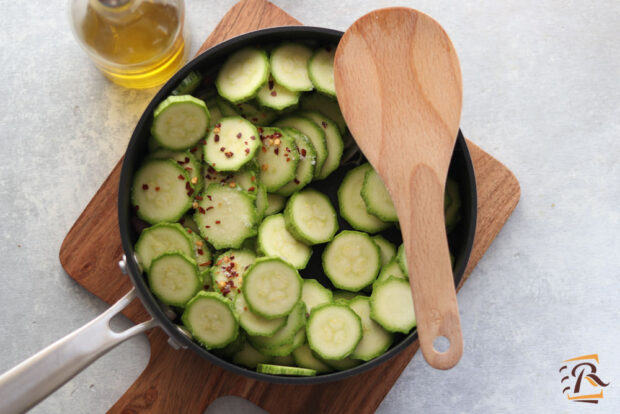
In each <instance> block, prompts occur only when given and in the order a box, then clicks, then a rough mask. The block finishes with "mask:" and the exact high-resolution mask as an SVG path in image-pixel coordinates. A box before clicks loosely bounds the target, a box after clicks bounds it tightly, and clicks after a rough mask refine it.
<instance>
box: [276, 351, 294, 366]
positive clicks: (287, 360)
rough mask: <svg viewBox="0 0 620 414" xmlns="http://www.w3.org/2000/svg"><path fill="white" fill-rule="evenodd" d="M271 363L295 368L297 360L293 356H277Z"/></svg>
mask: <svg viewBox="0 0 620 414" xmlns="http://www.w3.org/2000/svg"><path fill="white" fill-rule="evenodd" d="M271 363H272V364H274V365H284V366H287V367H292V366H295V358H293V355H292V354H291V355H286V356H276V357H273V359H272V360H271Z"/></svg>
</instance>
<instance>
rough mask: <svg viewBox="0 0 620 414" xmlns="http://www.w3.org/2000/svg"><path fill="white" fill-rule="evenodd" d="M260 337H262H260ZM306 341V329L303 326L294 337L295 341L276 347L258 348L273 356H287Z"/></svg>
mask: <svg viewBox="0 0 620 414" xmlns="http://www.w3.org/2000/svg"><path fill="white" fill-rule="evenodd" d="M259 338H260V337H259ZM305 342H306V330H305V329H304V328H301V329H300V330H298V331H297V333H296V334H295V336H294V337H293V341H292V342H291V343H290V344H284V345H280V346H277V347H275V348H257V349H259V350H260V352H263V353H264V354H265V355H270V356H273V357H277V356H287V355H291V353H292V352H293V351H294V350H296V349H297V348H299V347H300V346H302V345H303V344H304V343H305Z"/></svg>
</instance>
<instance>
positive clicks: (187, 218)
mask: <svg viewBox="0 0 620 414" xmlns="http://www.w3.org/2000/svg"><path fill="white" fill-rule="evenodd" d="M179 224H180V225H181V226H183V227H185V229H189V230H191V232H188V233H190V234H191V233H199V234H200V231H199V230H198V225H197V224H196V222H195V221H194V218H193V215H192V213H187V214H186V215H184V216H183V217H181V219H180V220H179Z"/></svg>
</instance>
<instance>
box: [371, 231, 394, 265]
mask: <svg viewBox="0 0 620 414" xmlns="http://www.w3.org/2000/svg"><path fill="white" fill-rule="evenodd" d="M372 241H374V242H375V244H376V245H377V246H379V250H380V251H381V266H385V265H386V264H387V263H388V262H389V261H390V260H392V259H393V258H394V257H395V256H396V247H395V246H394V245H393V244H392V243H390V242H389V241H387V240H386V239H385V238H384V237H383V236H381V235H380V234H377V235H376V236H372Z"/></svg>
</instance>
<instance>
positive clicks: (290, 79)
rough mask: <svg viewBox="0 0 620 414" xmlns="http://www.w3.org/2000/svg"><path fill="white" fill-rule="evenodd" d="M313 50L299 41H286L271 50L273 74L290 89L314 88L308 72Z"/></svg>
mask: <svg viewBox="0 0 620 414" xmlns="http://www.w3.org/2000/svg"><path fill="white" fill-rule="evenodd" d="M311 56H312V50H311V49H310V48H309V47H307V46H304V45H301V44H298V43H285V44H283V45H281V46H278V47H277V48H275V49H274V50H273V51H272V52H271V58H270V64H271V74H272V76H273V78H274V79H275V80H276V82H278V83H279V84H280V85H282V86H284V87H285V88H287V89H288V90H290V91H311V90H312V89H313V88H314V85H313V84H312V81H311V80H310V76H309V74H308V62H309V60H310V57H311Z"/></svg>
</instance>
